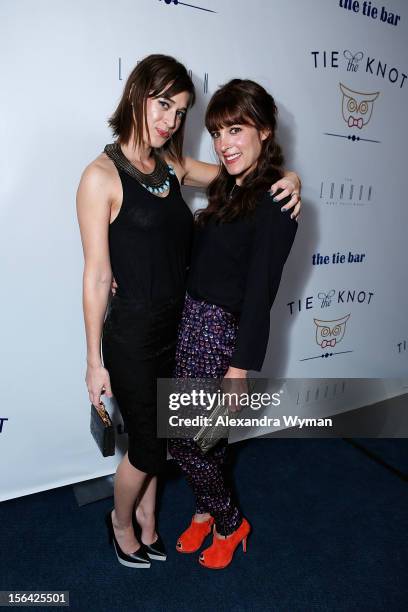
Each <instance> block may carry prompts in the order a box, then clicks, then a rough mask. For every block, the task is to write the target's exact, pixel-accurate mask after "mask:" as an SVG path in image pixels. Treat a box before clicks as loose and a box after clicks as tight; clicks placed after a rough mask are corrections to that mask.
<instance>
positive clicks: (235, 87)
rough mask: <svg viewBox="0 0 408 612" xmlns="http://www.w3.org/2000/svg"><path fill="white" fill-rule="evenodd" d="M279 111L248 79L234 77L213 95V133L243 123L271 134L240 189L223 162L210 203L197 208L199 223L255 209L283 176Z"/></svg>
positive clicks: (208, 122)
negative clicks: (235, 186) (278, 142)
mask: <svg viewBox="0 0 408 612" xmlns="http://www.w3.org/2000/svg"><path fill="white" fill-rule="evenodd" d="M277 113H278V110H277V108H276V104H275V100H274V99H273V97H272V96H271V95H270V94H269V93H268V92H267V91H266V90H265V89H264V88H263V87H262V86H261V85H259V84H258V83H255V82H254V81H250V80H248V79H245V80H242V79H233V80H232V81H229V82H228V83H226V84H225V85H223V86H222V87H220V88H219V89H218V90H217V91H216V92H215V94H214V95H213V96H212V98H211V100H210V102H209V104H208V108H207V112H206V115H205V126H206V128H207V130H208V131H209V132H210V134H212V133H213V132H216V131H218V130H219V129H220V128H222V127H229V126H231V125H236V124H241V125H252V126H254V127H256V128H257V129H258V130H266V131H268V132H269V135H268V136H267V137H266V139H265V140H263V142H262V149H261V153H260V155H259V158H258V161H257V165H256V167H255V169H254V170H253V171H252V172H251V173H250V174H248V175H247V176H246V177H245V178H244V180H243V182H242V185H241V186H240V188H239V189H233V187H234V185H235V178H234V177H233V176H230V175H229V174H228V171H227V170H226V168H225V166H224V165H223V164H222V163H221V162H220V167H219V172H218V175H217V177H216V178H215V179H214V180H213V181H212V182H211V183H210V185H209V186H208V188H207V197H208V207H207V208H206V209H202V210H198V211H197V212H196V215H195V218H196V221H197V223H198V224H199V225H204V224H205V223H207V221H208V220H209V219H210V217H214V218H215V219H217V220H218V221H219V222H229V221H232V220H233V219H236V218H237V217H241V216H244V215H246V214H249V213H251V212H253V211H254V210H255V207H256V203H257V200H258V199H259V197H260V196H261V194H263V193H265V192H266V191H267V190H268V189H269V188H270V186H271V185H272V183H274V182H275V181H277V180H278V179H279V178H281V177H282V165H283V155H282V150H281V148H280V146H279V145H278V144H277V142H276V141H275V132H276V117H277ZM231 190H232V191H231Z"/></svg>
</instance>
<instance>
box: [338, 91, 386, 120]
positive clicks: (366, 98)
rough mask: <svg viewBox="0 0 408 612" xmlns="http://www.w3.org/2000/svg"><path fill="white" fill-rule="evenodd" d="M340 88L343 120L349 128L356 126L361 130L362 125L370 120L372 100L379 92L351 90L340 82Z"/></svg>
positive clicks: (372, 106)
mask: <svg viewBox="0 0 408 612" xmlns="http://www.w3.org/2000/svg"><path fill="white" fill-rule="evenodd" d="M340 89H341V91H342V93H343V104H342V112H343V119H344V121H345V122H346V123H347V125H348V126H349V128H352V127H357V128H358V129H359V130H361V129H362V127H363V125H367V123H368V122H369V121H370V119H371V115H372V114H373V108H374V101H375V100H376V99H377V98H378V96H379V95H380V92H379V91H376V92H375V93H371V94H367V93H362V92H361V91H353V90H352V89H349V88H348V87H346V86H345V85H343V84H342V83H340Z"/></svg>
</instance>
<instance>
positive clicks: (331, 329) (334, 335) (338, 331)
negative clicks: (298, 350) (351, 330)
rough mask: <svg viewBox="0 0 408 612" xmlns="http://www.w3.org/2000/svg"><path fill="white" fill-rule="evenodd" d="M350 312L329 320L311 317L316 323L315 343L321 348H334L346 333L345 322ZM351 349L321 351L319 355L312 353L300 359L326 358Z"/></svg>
mask: <svg viewBox="0 0 408 612" xmlns="http://www.w3.org/2000/svg"><path fill="white" fill-rule="evenodd" d="M350 316H351V315H350V313H349V314H347V315H345V316H344V317H341V318H340V319H334V320H331V321H324V320H322V319H313V321H314V323H315V325H316V344H318V345H319V346H320V348H322V349H323V350H326V351H327V349H334V348H335V347H336V346H337V345H338V344H339V343H340V342H341V341H342V340H343V338H344V334H345V333H346V324H347V321H348V320H349V318H350ZM352 352H353V351H350V350H349V351H330V352H326V353H322V354H321V355H314V356H312V357H304V358H303V359H300V361H310V360H311V359H321V358H323V359H327V358H328V357H333V356H334V355H344V354H345V353H352Z"/></svg>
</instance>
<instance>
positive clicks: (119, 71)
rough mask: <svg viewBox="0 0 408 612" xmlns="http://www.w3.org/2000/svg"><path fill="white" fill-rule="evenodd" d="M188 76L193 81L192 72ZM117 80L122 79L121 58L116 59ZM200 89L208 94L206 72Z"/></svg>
mask: <svg viewBox="0 0 408 612" xmlns="http://www.w3.org/2000/svg"><path fill="white" fill-rule="evenodd" d="M139 62H140V60H138V61H137V62H136V64H138V63H139ZM188 74H189V76H190V78H191V79H193V72H192V70H189V71H188ZM118 78H119V81H123V77H122V58H121V57H119V58H118ZM193 80H194V79H193ZM202 87H203V91H204V93H208V72H204V79H203V81H202Z"/></svg>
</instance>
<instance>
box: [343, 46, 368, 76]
mask: <svg viewBox="0 0 408 612" xmlns="http://www.w3.org/2000/svg"><path fill="white" fill-rule="evenodd" d="M343 56H344V57H345V58H346V60H347V68H346V70H347V72H357V70H358V69H359V67H360V62H361V60H362V59H363V57H364V53H363V52H362V51H358V52H357V53H354V55H353V53H352V52H351V51H349V50H348V49H346V51H344V52H343Z"/></svg>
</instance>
